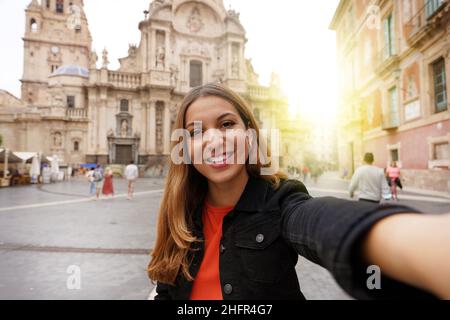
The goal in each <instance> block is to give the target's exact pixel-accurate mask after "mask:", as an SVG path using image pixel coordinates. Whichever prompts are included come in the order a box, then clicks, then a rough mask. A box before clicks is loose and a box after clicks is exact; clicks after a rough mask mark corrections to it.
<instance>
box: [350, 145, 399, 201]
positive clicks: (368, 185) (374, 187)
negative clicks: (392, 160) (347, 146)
mask: <svg viewBox="0 0 450 320" xmlns="http://www.w3.org/2000/svg"><path fill="white" fill-rule="evenodd" d="M374 161H375V159H374V156H373V153H366V154H365V155H364V163H365V164H364V165H363V166H361V167H359V168H358V169H356V171H355V174H354V175H353V177H352V180H351V182H350V186H349V191H350V197H351V198H353V196H354V193H355V191H356V190H359V195H358V197H359V201H366V202H374V203H380V201H381V200H382V199H383V198H384V197H387V196H388V195H389V194H390V192H389V186H388V184H387V182H386V179H385V176H384V173H383V169H381V168H378V167H376V166H374V165H373V163H374Z"/></svg>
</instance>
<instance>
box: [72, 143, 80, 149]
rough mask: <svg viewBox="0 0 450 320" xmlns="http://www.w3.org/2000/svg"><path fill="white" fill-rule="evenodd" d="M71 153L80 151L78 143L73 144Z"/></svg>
mask: <svg viewBox="0 0 450 320" xmlns="http://www.w3.org/2000/svg"><path fill="white" fill-rule="evenodd" d="M73 151H80V143H79V142H78V141H75V142H74V143H73Z"/></svg>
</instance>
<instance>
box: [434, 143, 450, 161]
mask: <svg viewBox="0 0 450 320" xmlns="http://www.w3.org/2000/svg"><path fill="white" fill-rule="evenodd" d="M448 147H449V145H448V143H438V144H435V145H434V148H433V149H434V150H433V151H434V152H433V153H434V154H433V157H434V160H450V158H449V152H448V151H449V148H448Z"/></svg>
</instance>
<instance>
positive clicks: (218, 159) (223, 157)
mask: <svg viewBox="0 0 450 320" xmlns="http://www.w3.org/2000/svg"><path fill="white" fill-rule="evenodd" d="M232 155H233V152H230V153H227V154H226V155H221V156H220V157H215V158H209V159H208V160H206V162H208V163H212V164H223V163H225V160H227V159H229V158H231V156H232Z"/></svg>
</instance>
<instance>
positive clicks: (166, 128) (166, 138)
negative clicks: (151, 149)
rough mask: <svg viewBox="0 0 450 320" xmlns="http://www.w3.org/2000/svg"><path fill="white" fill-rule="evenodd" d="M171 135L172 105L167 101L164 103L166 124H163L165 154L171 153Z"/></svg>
mask: <svg viewBox="0 0 450 320" xmlns="http://www.w3.org/2000/svg"><path fill="white" fill-rule="evenodd" d="M170 135H171V123H170V107H169V103H168V102H167V101H166V102H165V103H164V125H163V143H164V154H165V155H169V154H170Z"/></svg>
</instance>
